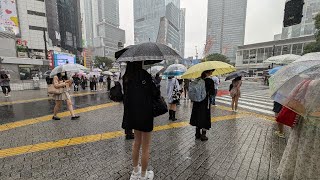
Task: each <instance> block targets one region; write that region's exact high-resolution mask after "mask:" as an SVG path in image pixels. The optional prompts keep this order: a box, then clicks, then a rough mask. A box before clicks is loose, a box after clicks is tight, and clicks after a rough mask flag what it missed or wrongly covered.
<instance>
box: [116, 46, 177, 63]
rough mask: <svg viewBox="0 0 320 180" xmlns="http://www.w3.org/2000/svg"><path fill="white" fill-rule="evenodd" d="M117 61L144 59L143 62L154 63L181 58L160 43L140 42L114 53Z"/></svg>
mask: <svg viewBox="0 0 320 180" xmlns="http://www.w3.org/2000/svg"><path fill="white" fill-rule="evenodd" d="M115 57H116V58H117V57H118V62H134V61H144V64H145V65H147V64H155V63H159V62H161V61H163V60H177V59H182V58H181V57H180V55H179V54H178V53H177V52H176V51H175V50H173V49H171V48H170V47H168V46H166V45H164V44H160V43H152V42H147V43H142V44H138V45H133V46H129V47H127V48H125V49H122V50H120V51H118V52H116V53H115Z"/></svg>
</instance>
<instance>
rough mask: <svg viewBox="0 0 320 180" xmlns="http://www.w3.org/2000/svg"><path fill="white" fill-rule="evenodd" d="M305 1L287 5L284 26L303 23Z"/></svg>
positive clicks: (299, 0)
mask: <svg viewBox="0 0 320 180" xmlns="http://www.w3.org/2000/svg"><path fill="white" fill-rule="evenodd" d="M303 5H304V0H291V1H288V2H287V3H286V6H285V9H284V19H283V26H284V27H288V26H293V25H296V24H300V23H301V19H302V17H303V15H302V13H303Z"/></svg>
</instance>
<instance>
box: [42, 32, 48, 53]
mask: <svg viewBox="0 0 320 180" xmlns="http://www.w3.org/2000/svg"><path fill="white" fill-rule="evenodd" d="M43 40H44V54H45V59H48V47H47V36H46V30H45V29H44V28H43Z"/></svg>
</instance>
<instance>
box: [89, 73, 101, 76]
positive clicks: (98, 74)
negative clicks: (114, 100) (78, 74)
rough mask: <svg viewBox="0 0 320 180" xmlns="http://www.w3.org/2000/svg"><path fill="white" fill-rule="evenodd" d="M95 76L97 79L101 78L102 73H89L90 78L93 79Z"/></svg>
mask: <svg viewBox="0 0 320 180" xmlns="http://www.w3.org/2000/svg"><path fill="white" fill-rule="evenodd" d="M93 75H95V76H96V77H99V76H100V72H90V73H89V76H90V77H93Z"/></svg>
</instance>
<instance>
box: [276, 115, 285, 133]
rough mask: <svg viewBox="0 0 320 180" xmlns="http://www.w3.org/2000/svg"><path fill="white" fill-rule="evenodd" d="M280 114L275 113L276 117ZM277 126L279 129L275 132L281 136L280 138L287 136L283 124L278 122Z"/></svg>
mask: <svg viewBox="0 0 320 180" xmlns="http://www.w3.org/2000/svg"><path fill="white" fill-rule="evenodd" d="M278 115H279V114H278V113H275V118H277V117H278ZM277 126H278V129H279V131H275V134H276V135H277V136H279V137H280V138H285V136H284V131H283V129H284V127H283V124H281V123H279V122H277Z"/></svg>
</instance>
